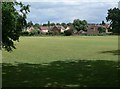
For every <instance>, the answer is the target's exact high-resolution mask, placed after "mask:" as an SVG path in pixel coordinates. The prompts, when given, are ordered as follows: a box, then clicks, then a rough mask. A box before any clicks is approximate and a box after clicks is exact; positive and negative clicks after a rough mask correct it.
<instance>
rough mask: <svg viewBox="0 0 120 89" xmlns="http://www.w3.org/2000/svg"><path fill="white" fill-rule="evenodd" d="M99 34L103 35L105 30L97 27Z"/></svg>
mask: <svg viewBox="0 0 120 89" xmlns="http://www.w3.org/2000/svg"><path fill="white" fill-rule="evenodd" d="M98 31H99V33H105V31H106V29H105V28H104V27H98Z"/></svg>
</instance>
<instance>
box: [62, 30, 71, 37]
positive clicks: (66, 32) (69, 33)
mask: <svg viewBox="0 0 120 89" xmlns="http://www.w3.org/2000/svg"><path fill="white" fill-rule="evenodd" d="M72 33H73V32H72V30H66V31H64V35H65V36H70V35H72Z"/></svg>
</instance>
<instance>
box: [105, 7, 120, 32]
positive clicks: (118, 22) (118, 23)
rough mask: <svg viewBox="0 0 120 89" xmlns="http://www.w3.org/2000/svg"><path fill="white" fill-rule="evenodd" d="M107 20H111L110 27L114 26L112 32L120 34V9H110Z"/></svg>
mask: <svg viewBox="0 0 120 89" xmlns="http://www.w3.org/2000/svg"><path fill="white" fill-rule="evenodd" d="M106 20H107V21H110V28H112V29H111V30H112V32H113V33H115V34H120V9H119V8H113V9H109V10H108V16H107V17H106Z"/></svg>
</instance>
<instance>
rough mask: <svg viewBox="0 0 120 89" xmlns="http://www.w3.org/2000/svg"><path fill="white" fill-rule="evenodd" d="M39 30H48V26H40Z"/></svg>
mask: <svg viewBox="0 0 120 89" xmlns="http://www.w3.org/2000/svg"><path fill="white" fill-rule="evenodd" d="M40 30H48V26H40Z"/></svg>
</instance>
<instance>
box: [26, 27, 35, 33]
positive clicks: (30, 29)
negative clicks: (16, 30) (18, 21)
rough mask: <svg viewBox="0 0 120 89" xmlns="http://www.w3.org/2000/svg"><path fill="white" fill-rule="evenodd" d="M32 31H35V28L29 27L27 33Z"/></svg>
mask: <svg viewBox="0 0 120 89" xmlns="http://www.w3.org/2000/svg"><path fill="white" fill-rule="evenodd" d="M32 30H34V27H33V26H31V27H27V29H26V31H27V32H31V31H32Z"/></svg>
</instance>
